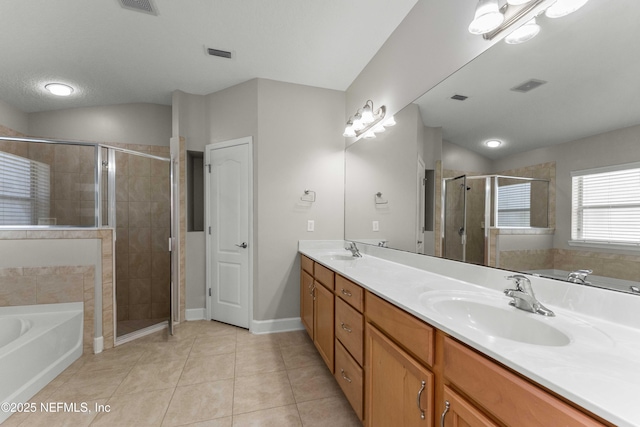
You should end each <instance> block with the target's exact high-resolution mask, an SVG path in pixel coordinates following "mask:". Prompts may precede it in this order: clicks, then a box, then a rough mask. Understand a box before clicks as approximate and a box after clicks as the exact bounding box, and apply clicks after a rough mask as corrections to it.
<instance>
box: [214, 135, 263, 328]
mask: <svg viewBox="0 0 640 427" xmlns="http://www.w3.org/2000/svg"><path fill="white" fill-rule="evenodd" d="M245 144H246V145H248V147H249V154H248V156H247V157H248V159H247V161H248V163H249V164H248V173H249V176H248V177H247V178H248V180H249V195H248V196H249V204H248V207H249V224H248V226H249V230H248V231H249V242H248V243H249V252H248V254H247V255H248V258H249V259H248V268H249V301H248V302H249V331H253V258H254V254H255V247H254V241H255V239H254V234H253V197H254V193H253V137H252V136H246V137H243V138H237V139H232V140H228V141H223V142H212V143H210V144H207V145H206V146H205V164H204V167H205V168H208V167H209V166H210V164H211V163H209V162H210V158H209V151H210V150H212V149H223V148H229V147H235V146H238V145H245ZM205 176H206V177H207V179H205V182H204V189H205V190H204V191H205V225H204V226H205V254H206V257H205V259H206V261H205V269H206V272H205V281H206V283H205V287H204V295H205V315H206V319H207V320H211V296H210V295H209V283H211V274H212V272H211V262H210V258H209V255H210V254H211V238H210V234H209V231H208V230H209V227H211V222H210V218H211V200H210V193H209V192H210V190H211V188H210V185H211V184H210V180H211V175H210V174H207V173H205Z"/></svg>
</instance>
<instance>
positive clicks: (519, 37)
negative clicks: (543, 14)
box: [504, 18, 540, 44]
mask: <svg viewBox="0 0 640 427" xmlns="http://www.w3.org/2000/svg"><path fill="white" fill-rule="evenodd" d="M539 32H540V25H538V24H537V23H536V18H533V19H531V21H529V22H527V23H526V24H524V25H523V26H521V27H519V28H518V29H517V30H515V31H514V32H512V33H511V34H509V35H508V36H507V37H505V39H504V41H505V42H506V43H508V44H520V43H524V42H527V41H529V40H531V39H532V38H534V37H535V36H537V35H538V33H539Z"/></svg>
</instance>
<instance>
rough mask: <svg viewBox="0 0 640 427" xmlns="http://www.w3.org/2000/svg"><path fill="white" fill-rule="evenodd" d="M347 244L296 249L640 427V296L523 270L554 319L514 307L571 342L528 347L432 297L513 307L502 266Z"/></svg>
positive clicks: (593, 407)
mask: <svg viewBox="0 0 640 427" xmlns="http://www.w3.org/2000/svg"><path fill="white" fill-rule="evenodd" d="M343 246H344V242H342V241H300V245H299V251H300V252H301V253H302V254H304V255H306V256H308V257H309V258H312V259H313V260H314V261H317V262H319V263H320V264H323V265H325V266H326V267H329V268H330V269H332V270H334V271H336V272H338V273H339V274H341V275H342V276H344V277H346V278H348V279H350V280H352V281H353V282H355V283H357V284H359V285H361V286H362V287H363V288H365V289H367V290H369V291H371V292H372V293H374V294H376V295H378V296H380V297H382V298H384V299H385V300H387V301H389V302H391V303H392V304H394V305H396V306H398V307H400V308H402V309H403V310H405V311H407V312H409V313H411V314H413V315H414V316H416V317H418V318H420V319H422V320H424V321H425V322H427V323H429V324H431V325H433V326H435V327H436V328H438V329H440V330H442V331H444V332H446V333H447V334H449V335H451V336H453V337H455V338H457V339H458V340H460V341H462V342H464V343H466V344H468V345H469V346H471V347H473V348H475V349H476V350H478V351H480V352H482V353H484V354H486V355H487V356H489V357H491V358H493V359H495V360H497V361H499V362H501V363H503V364H504V365H506V366H508V367H510V368H511V369H513V370H515V371H517V372H519V373H521V374H523V375H525V376H527V377H528V378H530V379H531V380H533V381H535V382H537V383H538V384H541V385H543V386H545V387H547V388H548V389H550V390H552V391H554V392H556V393H558V394H559V395H561V396H563V397H565V398H567V399H569V400H571V401H573V402H575V403H576V404H578V405H580V406H582V407H583V408H585V409H587V410H589V411H591V412H593V413H594V414H597V415H599V416H600V417H602V418H604V419H606V420H608V421H609V422H611V423H613V424H615V425H618V426H621V427H638V426H640V405H638V403H639V399H640V297H638V296H635V295H628V294H622V293H618V292H612V291H606V290H602V289H597V288H589V287H585V286H578V285H573V284H570V283H564V282H560V281H555V280H549V279H544V278H540V277H535V276H528V277H529V278H530V280H531V282H532V285H533V289H534V291H535V292H536V296H537V297H538V300H540V301H541V302H542V303H543V304H544V305H545V306H546V307H547V308H549V309H551V310H553V311H554V312H555V314H556V316H555V317H544V316H541V315H537V314H532V313H527V312H525V311H522V310H518V314H521V315H522V316H529V317H531V319H523V320H527V321H539V322H544V323H546V324H547V325H549V326H551V327H553V328H555V329H556V330H559V331H561V332H562V333H564V334H565V335H566V336H568V337H569V339H570V342H569V343H568V344H567V345H559V346H548V345H537V344H529V343H526V342H519V341H513V340H510V339H504V338H500V337H497V336H490V335H487V334H486V333H481V332H480V331H478V330H477V329H474V328H473V327H472V325H469V324H468V323H467V322H465V321H463V320H462V319H460V318H453V317H452V315H451V314H450V313H448V312H447V311H445V310H436V309H433V307H432V305H430V304H429V301H431V302H433V301H437V300H438V299H440V300H442V299H444V298H447V297H449V296H450V298H451V299H454V298H457V297H461V298H466V297H469V298H473V299H475V300H477V301H481V302H488V303H490V304H492V305H495V306H496V307H500V309H502V307H503V306H504V307H505V310H517V309H516V308H513V307H510V306H509V305H508V303H509V301H510V300H511V298H509V297H506V296H505V295H504V294H503V293H502V292H501V291H502V290H503V289H506V288H512V287H513V286H512V283H511V282H510V281H507V280H506V279H505V278H504V276H505V274H506V272H505V271H502V270H498V269H493V268H487V267H480V266H472V265H469V264H462V263H457V262H453V261H448V260H443V259H438V258H434V257H426V256H418V255H415V254H409V253H405V252H400V251H395V250H391V249H384V248H377V247H374V246H367V245H360V246H359V247H360V249H361V252H362V253H363V257H362V258H354V259H348V258H344V255H350V252H348V251H346V250H344V249H343ZM331 255H342V256H341V257H340V256H339V257H338V259H331V258H330V256H331ZM334 258H335V257H334ZM390 259H392V260H393V261H391V260H390ZM434 271H435V272H434ZM438 273H439V274H438ZM445 291H446V292H445ZM451 291H454V292H451Z"/></svg>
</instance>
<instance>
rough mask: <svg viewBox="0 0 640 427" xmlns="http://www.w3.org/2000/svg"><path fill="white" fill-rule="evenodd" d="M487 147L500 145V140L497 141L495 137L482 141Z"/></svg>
mask: <svg viewBox="0 0 640 427" xmlns="http://www.w3.org/2000/svg"><path fill="white" fill-rule="evenodd" d="M484 145H486V146H487V147H489V148H498V147H499V146H501V145H502V141H498V140H497V139H492V140H489V141H487V142H485V143H484Z"/></svg>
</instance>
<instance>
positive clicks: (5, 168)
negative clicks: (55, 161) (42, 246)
mask: <svg viewBox="0 0 640 427" xmlns="http://www.w3.org/2000/svg"><path fill="white" fill-rule="evenodd" d="M49 194H50V184H49V165H47V164H44V163H40V162H36V161H34V160H30V159H25V158H24V157H20V156H16V155H13V154H9V153H4V152H0V225H36V224H38V218H45V217H48V216H49V203H50V202H49V200H50V196H49Z"/></svg>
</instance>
